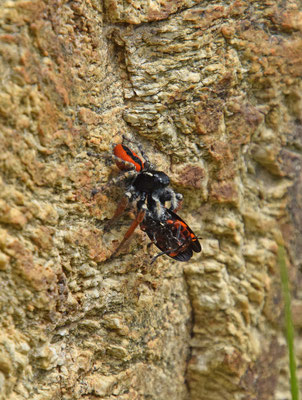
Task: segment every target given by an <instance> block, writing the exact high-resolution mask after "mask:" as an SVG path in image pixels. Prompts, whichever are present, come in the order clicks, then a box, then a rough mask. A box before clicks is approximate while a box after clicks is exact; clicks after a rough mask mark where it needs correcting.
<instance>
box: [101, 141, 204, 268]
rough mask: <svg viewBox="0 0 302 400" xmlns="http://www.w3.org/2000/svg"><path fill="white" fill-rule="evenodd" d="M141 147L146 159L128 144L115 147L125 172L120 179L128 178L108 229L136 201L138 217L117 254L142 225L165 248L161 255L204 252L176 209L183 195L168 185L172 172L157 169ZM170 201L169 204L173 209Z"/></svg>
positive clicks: (185, 255)
mask: <svg viewBox="0 0 302 400" xmlns="http://www.w3.org/2000/svg"><path fill="white" fill-rule="evenodd" d="M138 148H139V150H140V152H141V154H142V156H143V158H144V160H145V161H144V162H143V160H142V159H141V158H140V157H139V156H138V155H137V154H136V153H134V152H133V151H132V150H131V149H130V148H129V147H128V146H126V145H124V144H118V145H116V146H115V147H114V150H113V153H114V155H115V162H116V165H117V166H118V167H119V169H121V170H122V171H124V172H125V173H124V175H123V176H121V178H120V179H123V180H124V181H125V186H126V192H125V196H124V197H123V198H122V200H121V201H120V203H119V205H118V207H117V209H116V211H115V213H114V215H113V217H112V219H111V220H110V222H109V224H108V225H107V229H108V226H109V225H111V224H112V222H113V221H115V220H116V219H117V218H118V217H120V215H121V214H122V213H123V212H124V211H125V209H126V207H127V206H128V205H129V204H132V203H134V202H136V208H137V214H136V218H135V220H134V221H133V222H132V224H131V226H130V228H129V229H128V231H127V232H126V234H125V236H124V238H123V240H122V242H121V243H120V245H119V246H118V248H117V249H116V250H115V252H114V253H115V254H117V253H118V252H119V251H120V249H121V248H122V246H123V245H124V244H125V242H126V241H127V240H128V239H129V238H130V237H131V235H132V234H133V232H134V230H135V229H136V227H137V226H138V225H140V226H141V229H142V230H143V231H145V232H146V233H147V235H148V236H149V238H150V239H151V240H152V242H153V243H154V244H155V245H156V246H157V247H158V248H159V249H160V250H162V253H160V255H162V254H166V255H168V256H169V257H171V258H174V259H176V260H179V261H187V260H189V259H190V258H191V257H192V254H193V251H195V252H200V251H201V246H200V244H199V241H198V239H197V237H196V236H195V234H194V233H193V232H192V230H191V229H190V228H189V226H188V225H187V224H186V223H185V222H184V221H183V220H182V219H181V218H180V217H178V216H177V214H175V212H173V211H176V210H177V209H179V208H180V205H181V201H182V195H181V194H180V193H175V192H174V191H173V190H172V189H171V188H169V187H168V186H169V184H170V179H169V177H168V175H166V174H165V173H164V172H162V171H158V170H156V169H155V168H154V167H153V166H152V165H151V164H150V162H149V160H148V157H147V156H146V155H145V153H144V152H143V150H142V148H141V147H140V146H139V145H138ZM118 180H119V178H118ZM166 203H169V208H167V207H166Z"/></svg>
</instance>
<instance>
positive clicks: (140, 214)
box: [111, 207, 146, 257]
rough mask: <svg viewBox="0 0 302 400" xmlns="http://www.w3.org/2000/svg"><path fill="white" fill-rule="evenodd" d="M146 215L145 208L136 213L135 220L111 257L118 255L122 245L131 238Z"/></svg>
mask: <svg viewBox="0 0 302 400" xmlns="http://www.w3.org/2000/svg"><path fill="white" fill-rule="evenodd" d="M145 214H146V209H145V207H143V208H142V209H141V210H140V211H139V212H138V213H137V216H136V218H135V220H134V221H133V222H132V224H131V226H130V228H129V229H128V231H127V232H126V234H125V236H124V238H123V240H122V241H121V243H120V244H119V246H118V247H117V249H115V251H114V252H113V253H112V255H111V257H112V256H113V255H118V254H119V252H120V250H121V248H122V247H123V246H124V244H125V243H126V242H127V241H128V240H129V239H130V237H131V236H132V234H133V232H134V231H135V229H136V228H137V226H138V225H139V224H140V223H142V222H143V219H144V217H145Z"/></svg>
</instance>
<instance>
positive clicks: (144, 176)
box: [133, 170, 170, 193]
mask: <svg viewBox="0 0 302 400" xmlns="http://www.w3.org/2000/svg"><path fill="white" fill-rule="evenodd" d="M169 183H170V179H169V177H168V175H166V174H165V173H164V172H161V171H152V170H151V171H146V172H141V173H140V174H139V175H138V176H137V177H136V179H135V181H134V182H133V186H134V187H135V189H136V190H138V191H139V192H145V193H151V192H154V190H157V189H161V188H165V187H167V186H168V185H169Z"/></svg>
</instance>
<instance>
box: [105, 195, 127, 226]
mask: <svg viewBox="0 0 302 400" xmlns="http://www.w3.org/2000/svg"><path fill="white" fill-rule="evenodd" d="M128 204H129V196H124V197H123V198H122V200H121V201H120V202H119V204H118V205H117V207H116V210H115V212H114V214H113V217H112V218H111V219H110V220H109V221H108V223H107V224H106V226H105V227H104V231H105V232H108V231H109V229H110V228H111V226H112V224H113V222H114V221H116V220H117V219H118V218H119V217H120V216H121V215H122V214H123V212H124V211H125V210H126V208H127V206H128Z"/></svg>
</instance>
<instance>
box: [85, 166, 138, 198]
mask: <svg viewBox="0 0 302 400" xmlns="http://www.w3.org/2000/svg"><path fill="white" fill-rule="evenodd" d="M136 175H137V173H136V171H121V174H120V175H118V176H116V177H115V178H112V179H110V180H109V182H107V183H106V184H105V185H103V186H101V187H100V188H94V189H92V191H91V195H92V196H95V195H96V194H97V193H102V192H103V191H106V190H108V189H109V188H110V187H111V186H112V185H117V184H119V183H120V182H122V181H126V180H130V179H133V178H135V176H136Z"/></svg>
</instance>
